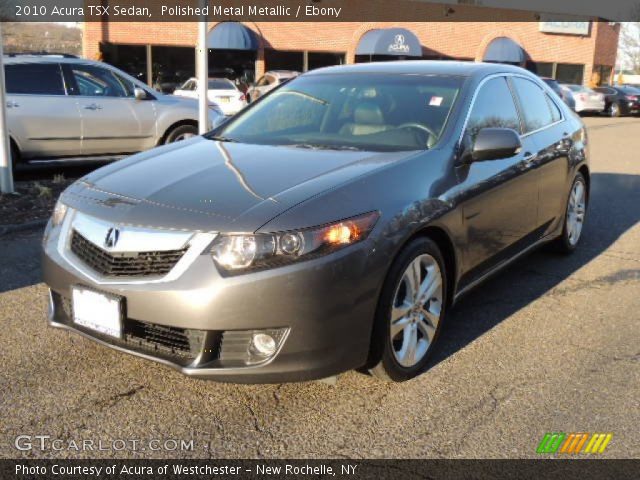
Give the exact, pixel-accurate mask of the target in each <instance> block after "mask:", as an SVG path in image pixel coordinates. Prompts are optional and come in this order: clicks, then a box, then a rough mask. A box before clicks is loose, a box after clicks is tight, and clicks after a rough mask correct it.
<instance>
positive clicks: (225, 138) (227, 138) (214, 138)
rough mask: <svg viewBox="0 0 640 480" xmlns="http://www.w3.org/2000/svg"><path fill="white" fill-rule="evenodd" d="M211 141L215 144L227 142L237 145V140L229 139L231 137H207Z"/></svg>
mask: <svg viewBox="0 0 640 480" xmlns="http://www.w3.org/2000/svg"><path fill="white" fill-rule="evenodd" d="M207 138H209V139H211V140H215V141H217V142H228V143H238V140H236V139H235V138H231V137H222V136H220V137H218V136H211V137H207Z"/></svg>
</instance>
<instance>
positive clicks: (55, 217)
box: [51, 200, 67, 227]
mask: <svg viewBox="0 0 640 480" xmlns="http://www.w3.org/2000/svg"><path fill="white" fill-rule="evenodd" d="M66 214H67V206H66V205H65V204H64V203H62V202H61V201H60V200H58V201H57V202H56V206H55V207H54V208H53V213H52V214H51V226H52V227H57V226H58V225H60V224H61V223H62V221H63V220H64V216H65V215H66Z"/></svg>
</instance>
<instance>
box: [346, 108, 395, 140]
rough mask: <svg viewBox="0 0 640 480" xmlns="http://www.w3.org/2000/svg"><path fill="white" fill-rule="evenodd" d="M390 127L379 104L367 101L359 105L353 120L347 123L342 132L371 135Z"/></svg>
mask: <svg viewBox="0 0 640 480" xmlns="http://www.w3.org/2000/svg"><path fill="white" fill-rule="evenodd" d="M388 129H389V127H388V126H387V125H386V124H385V123H384V115H383V114H382V110H381V109H380V107H379V106H378V105H376V104H375V103H372V102H366V103H362V104H360V105H358V106H357V107H356V108H355V110H354V112H353V122H349V123H346V124H345V125H344V126H343V127H342V128H341V129H340V133H341V134H347V135H370V134H372V133H378V132H383V131H385V130H388Z"/></svg>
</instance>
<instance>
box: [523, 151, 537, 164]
mask: <svg viewBox="0 0 640 480" xmlns="http://www.w3.org/2000/svg"><path fill="white" fill-rule="evenodd" d="M535 158H536V156H535V155H534V154H533V153H531V152H525V154H524V158H523V159H522V161H523V162H524V164H525V166H527V167H528V166H530V165H531V164H532V163H533V161H534V160H535Z"/></svg>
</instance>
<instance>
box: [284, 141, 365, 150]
mask: <svg viewBox="0 0 640 480" xmlns="http://www.w3.org/2000/svg"><path fill="white" fill-rule="evenodd" d="M287 147H294V148H308V149H309V150H347V151H352V152H360V151H362V149H361V148H358V147H353V146H351V145H323V144H319V143H291V144H288V145H287Z"/></svg>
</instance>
